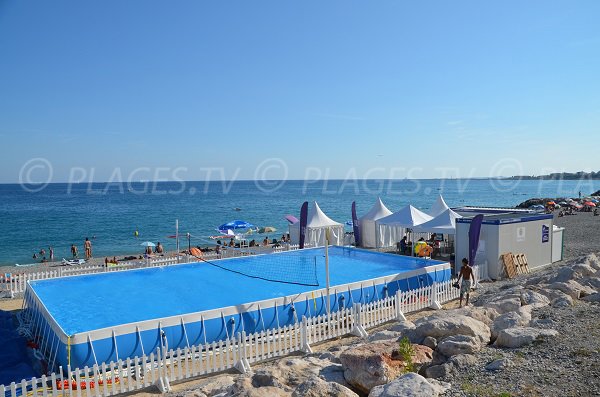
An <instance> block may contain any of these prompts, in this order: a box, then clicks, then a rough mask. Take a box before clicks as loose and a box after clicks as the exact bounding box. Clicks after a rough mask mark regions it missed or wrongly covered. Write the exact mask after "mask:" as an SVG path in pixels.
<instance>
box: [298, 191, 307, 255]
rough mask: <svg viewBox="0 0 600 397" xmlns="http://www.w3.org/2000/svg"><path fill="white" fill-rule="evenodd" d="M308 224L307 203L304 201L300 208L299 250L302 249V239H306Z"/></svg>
mask: <svg viewBox="0 0 600 397" xmlns="http://www.w3.org/2000/svg"><path fill="white" fill-rule="evenodd" d="M307 223H308V201H305V202H304V204H302V208H300V244H299V245H300V249H302V248H304V239H305V238H306V224H307Z"/></svg>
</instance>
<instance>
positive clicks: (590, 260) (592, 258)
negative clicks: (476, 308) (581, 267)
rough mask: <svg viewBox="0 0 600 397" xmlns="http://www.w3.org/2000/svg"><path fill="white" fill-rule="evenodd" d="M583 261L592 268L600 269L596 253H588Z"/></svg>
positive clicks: (599, 260)
mask: <svg viewBox="0 0 600 397" xmlns="http://www.w3.org/2000/svg"><path fill="white" fill-rule="evenodd" d="M583 263H585V264H587V265H589V266H590V267H591V268H592V269H596V270H597V271H600V259H599V258H598V256H597V255H596V254H589V255H588V256H586V257H585V259H584V260H583Z"/></svg>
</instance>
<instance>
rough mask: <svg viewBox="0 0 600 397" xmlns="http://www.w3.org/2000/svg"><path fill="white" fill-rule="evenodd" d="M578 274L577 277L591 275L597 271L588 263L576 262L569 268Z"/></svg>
mask: <svg viewBox="0 0 600 397" xmlns="http://www.w3.org/2000/svg"><path fill="white" fill-rule="evenodd" d="M571 269H573V271H574V272H575V273H576V274H577V275H578V277H577V278H583V277H592V276H595V275H596V273H597V272H598V270H597V269H594V268H593V267H592V266H591V265H590V264H589V263H578V264H576V265H573V267H572V268H571Z"/></svg>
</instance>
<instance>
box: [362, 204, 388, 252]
mask: <svg viewBox="0 0 600 397" xmlns="http://www.w3.org/2000/svg"><path fill="white" fill-rule="evenodd" d="M391 214H392V211H390V210H389V209H388V208H387V207H386V206H385V204H383V202H382V201H381V198H379V197H378V198H377V202H376V203H375V205H373V208H371V210H370V211H369V212H367V213H366V214H364V215H363V216H362V217H360V218H358V225H359V226H360V239H361V246H362V247H366V248H373V247H377V230H376V228H375V221H377V220H379V219H381V218H385V217H386V216H388V215H391Z"/></svg>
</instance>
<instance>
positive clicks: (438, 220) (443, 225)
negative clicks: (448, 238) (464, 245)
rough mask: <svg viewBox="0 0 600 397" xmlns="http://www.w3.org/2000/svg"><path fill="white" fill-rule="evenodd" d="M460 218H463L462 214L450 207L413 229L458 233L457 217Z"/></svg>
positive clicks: (416, 230)
mask: <svg viewBox="0 0 600 397" xmlns="http://www.w3.org/2000/svg"><path fill="white" fill-rule="evenodd" d="M458 218H462V216H460V215H459V214H457V213H456V212H454V211H452V210H451V209H450V208H448V209H447V210H446V211H444V212H442V213H441V214H440V215H438V216H436V217H435V218H433V219H432V220H430V221H428V222H425V223H421V224H420V225H417V226H415V227H414V228H413V231H414V232H417V233H439V234H456V219H458Z"/></svg>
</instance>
